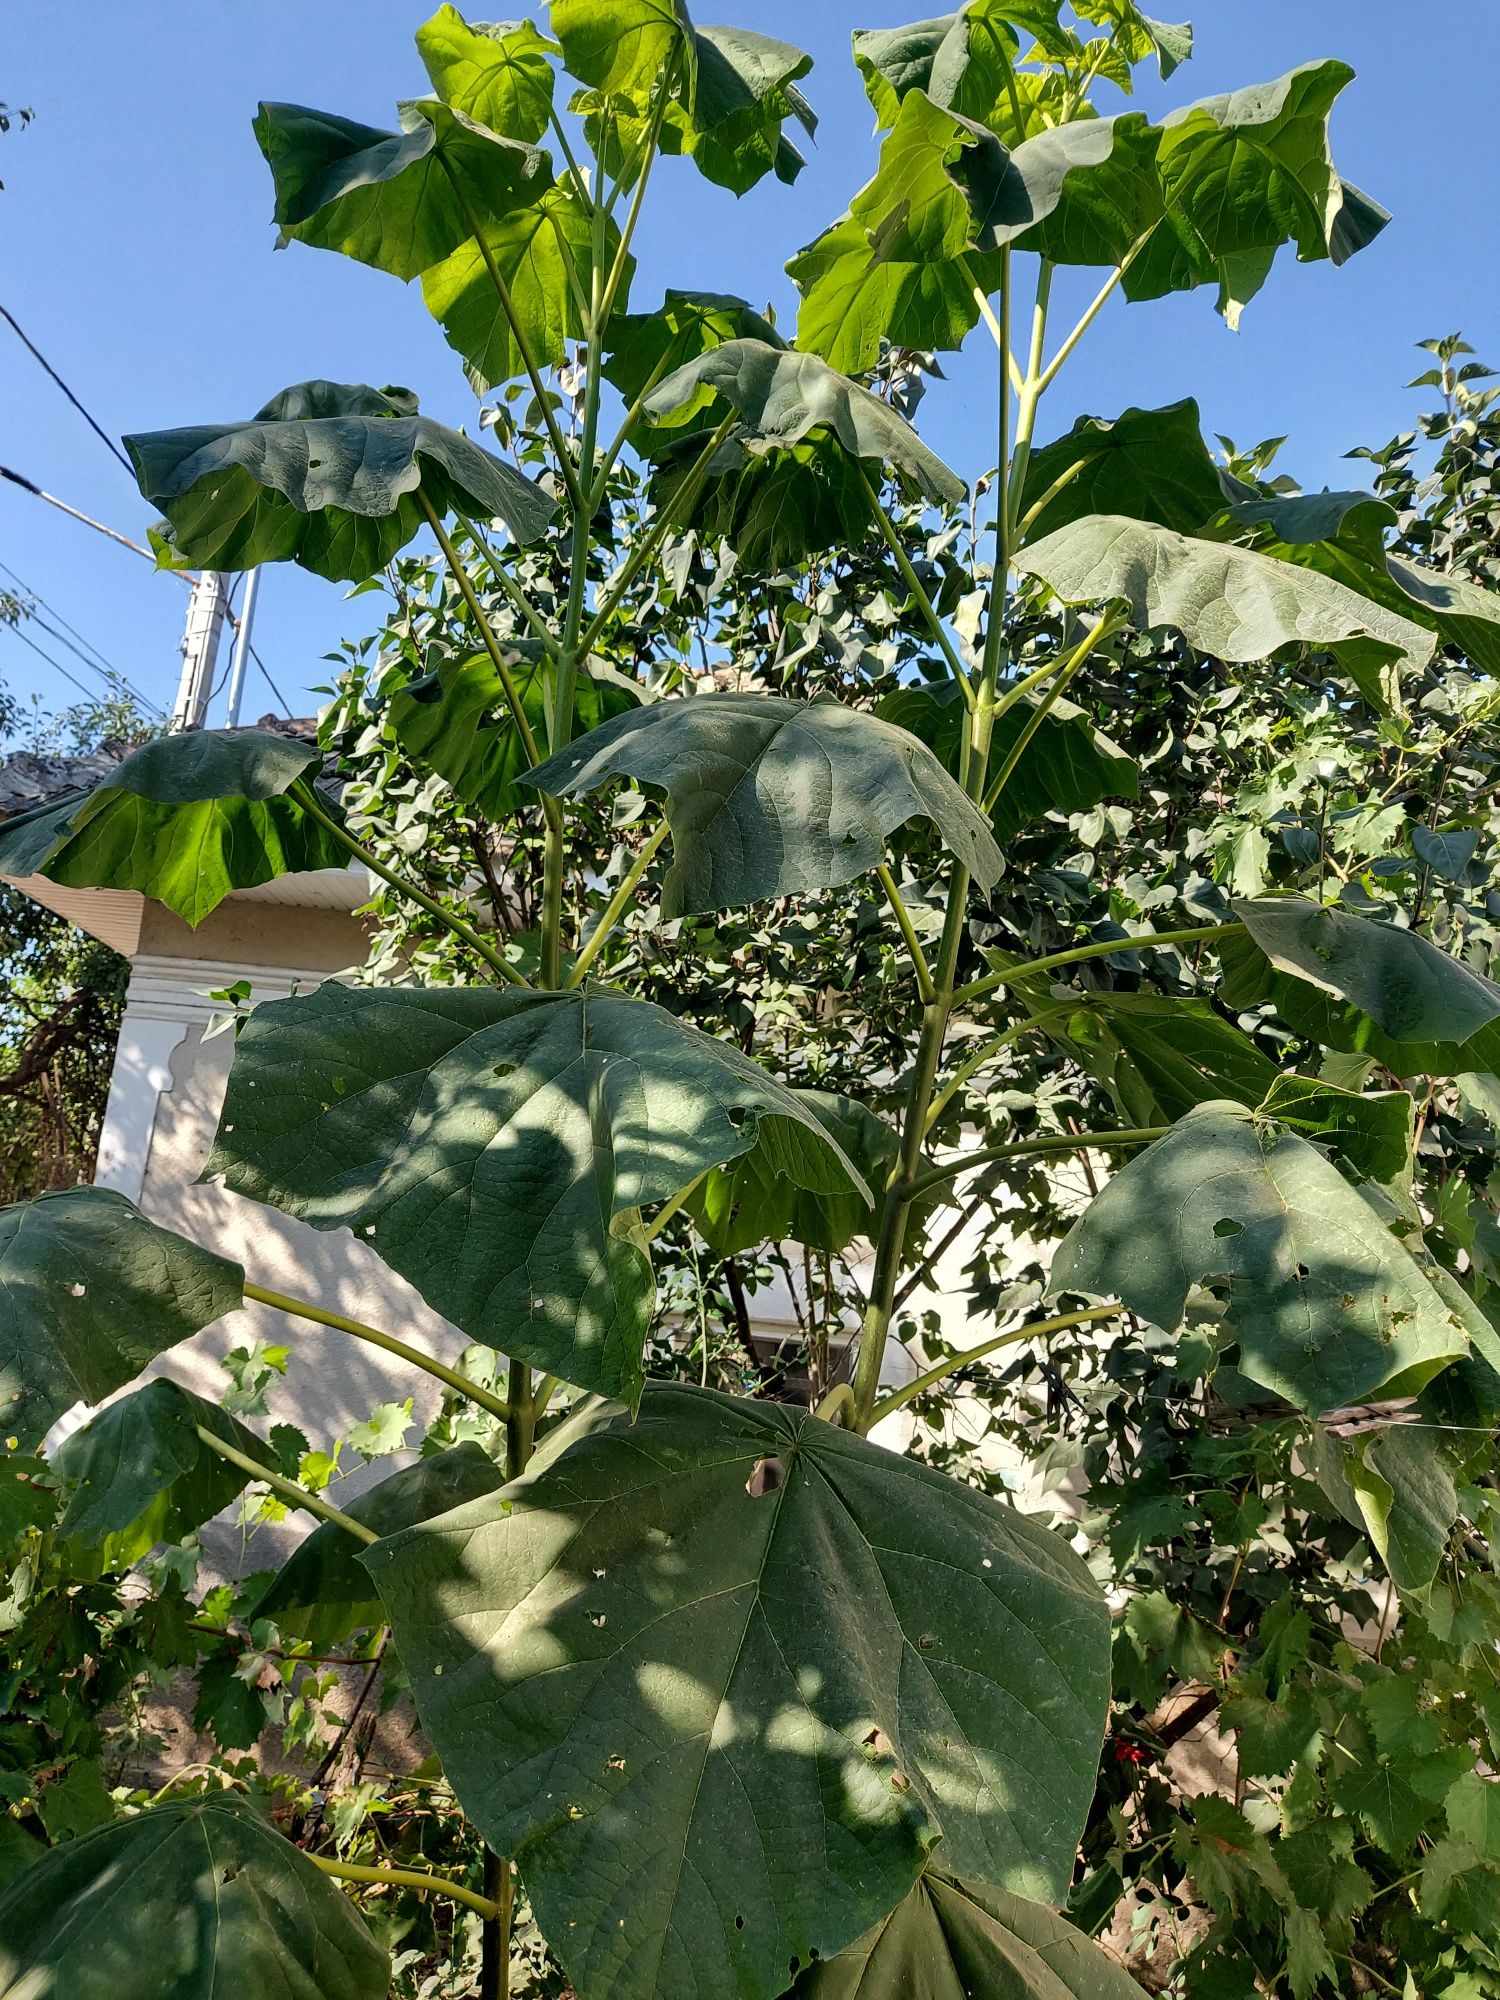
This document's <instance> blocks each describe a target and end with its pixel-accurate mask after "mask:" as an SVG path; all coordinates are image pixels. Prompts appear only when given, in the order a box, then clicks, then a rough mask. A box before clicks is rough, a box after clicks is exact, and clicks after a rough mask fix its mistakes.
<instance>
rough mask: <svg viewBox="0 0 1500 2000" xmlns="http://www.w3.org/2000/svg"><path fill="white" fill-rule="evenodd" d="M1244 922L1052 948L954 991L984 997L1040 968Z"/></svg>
mask: <svg viewBox="0 0 1500 2000" xmlns="http://www.w3.org/2000/svg"><path fill="white" fill-rule="evenodd" d="M1244 928H1245V926H1244V925H1243V924H1238V923H1236V924H1196V925H1195V926H1194V927H1193V928H1192V929H1191V930H1181V931H1143V932H1142V933H1141V934H1140V935H1139V936H1138V937H1123V938H1105V939H1104V940H1103V941H1102V942H1100V943H1099V944H1080V945H1074V946H1072V947H1071V948H1070V949H1069V950H1068V951H1053V952H1049V953H1048V954H1047V956H1046V957H1045V958H1033V959H1029V960H1028V961H1027V962H1026V963H1025V964H1024V965H1008V966H1006V967H1005V969H1004V971H1002V972H990V973H986V975H985V976H984V978H983V979H975V980H971V981H970V983H969V984H968V985H967V986H961V987H960V988H959V990H958V992H957V994H956V995H955V998H956V999H957V1001H958V1003H959V1004H960V1005H965V1004H966V1003H967V1002H968V1001H970V1000H981V999H983V997H984V996H985V994H986V993H998V992H999V991H1000V989H1001V988H1002V987H1005V986H1014V985H1015V984H1016V982H1017V981H1018V980H1021V979H1030V978H1031V977H1032V976H1033V975H1034V974H1035V973H1038V972H1055V971H1056V970H1057V969H1058V968H1059V967H1060V966H1064V965H1083V964H1084V963H1085V962H1086V961H1087V960H1089V959H1091V958H1114V957H1116V956H1117V954H1118V953H1120V952H1122V951H1158V950H1160V949H1161V947H1162V946H1163V945H1178V944H1201V943H1203V941H1204V940H1205V939H1206V938H1211V937H1218V938H1224V937H1238V936H1239V935H1240V933H1241V932H1242V931H1243V930H1244Z"/></svg>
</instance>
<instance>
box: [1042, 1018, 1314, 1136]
mask: <svg viewBox="0 0 1500 2000" xmlns="http://www.w3.org/2000/svg"><path fill="white" fill-rule="evenodd" d="M1032 1004H1033V1005H1034V1006H1036V1007H1040V1008H1044V1007H1045V1006H1046V1005H1047V1001H1046V999H1045V997H1044V996H1042V995H1041V994H1038V995H1036V996H1035V998H1034V1000H1033V1002H1032ZM1048 1032H1049V1033H1051V1034H1052V1035H1053V1036H1055V1037H1056V1038H1058V1039H1059V1040H1061V1041H1063V1042H1064V1043H1066V1044H1067V1045H1068V1046H1069V1048H1070V1050H1071V1051H1072V1052H1073V1053H1074V1054H1075V1055H1076V1058H1077V1060H1078V1062H1079V1063H1080V1064H1081V1065H1082V1067H1083V1068H1084V1069H1086V1070H1087V1071H1088V1073H1089V1075H1090V1076H1093V1077H1096V1078H1097V1079H1098V1081H1099V1082H1100V1083H1102V1084H1103V1085H1104V1087H1105V1089H1106V1090H1108V1092H1109V1094H1110V1096H1111V1097H1113V1099H1114V1100H1115V1103H1116V1104H1117V1105H1118V1106H1119V1108H1120V1113H1121V1116H1122V1117H1123V1118H1124V1119H1125V1121H1126V1123H1127V1124H1130V1125H1170V1124H1171V1123H1172V1121H1173V1120H1174V1119H1177V1118H1180V1117H1182V1115H1183V1114H1184V1112H1187V1111H1191V1110H1192V1109H1193V1107H1194V1106H1195V1105H1198V1104H1205V1103H1209V1102H1211V1101H1213V1100H1215V1099H1220V1100H1222V1099H1224V1098H1229V1099H1231V1100H1232V1101H1233V1102H1234V1103H1236V1104H1243V1105H1245V1106H1247V1107H1248V1108H1249V1109H1251V1110H1253V1109H1254V1108H1255V1107H1256V1106H1257V1105H1258V1104H1259V1103H1260V1102H1261V1100H1262V1098H1263V1097H1264V1096H1265V1094H1266V1092H1267V1091H1268V1090H1269V1089H1270V1088H1271V1085H1272V1084H1273V1082H1274V1081H1275V1077H1276V1068H1275V1065H1274V1064H1273V1063H1272V1062H1270V1061H1269V1059H1268V1058H1267V1057H1265V1056H1263V1055H1262V1054H1261V1052H1260V1050H1259V1049H1258V1048H1257V1047H1256V1046H1255V1044H1254V1042H1252V1041H1251V1039H1250V1037H1249V1036H1248V1035H1246V1034H1245V1033H1243V1032H1242V1031H1241V1030H1240V1029H1239V1028H1237V1027H1235V1026H1234V1024H1233V1022H1230V1021H1226V1020H1225V1019H1224V1017H1223V1015H1222V1014H1217V1013H1215V1011H1214V1009H1213V1008H1212V1007H1211V1006H1210V1005H1209V1003H1208V1002H1207V1001H1206V1000H1198V999H1194V998H1193V997H1192V996H1191V995H1188V994H1168V993H1092V994H1090V995H1089V996H1088V997H1087V999H1085V1000H1083V1001H1082V1002H1081V1003H1080V1005H1079V1006H1078V1007H1076V1008H1075V1009H1073V1010H1072V1011H1070V1012H1069V1013H1068V1014H1066V1015H1065V1016H1063V1017H1062V1018H1061V1019H1059V1020H1057V1021H1054V1022H1052V1023H1051V1024H1050V1026H1049V1030H1048Z"/></svg>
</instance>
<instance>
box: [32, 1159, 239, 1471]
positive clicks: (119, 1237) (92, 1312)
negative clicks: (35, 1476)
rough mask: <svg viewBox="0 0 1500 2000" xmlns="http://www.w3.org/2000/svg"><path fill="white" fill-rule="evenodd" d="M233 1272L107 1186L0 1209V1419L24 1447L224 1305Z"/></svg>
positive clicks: (227, 1307) (218, 1314) (230, 1304)
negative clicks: (157, 1223)
mask: <svg viewBox="0 0 1500 2000" xmlns="http://www.w3.org/2000/svg"><path fill="white" fill-rule="evenodd" d="M243 1284H244V1274H243V1273H242V1272H241V1270H240V1267H239V1266H238V1265H237V1264H231V1263H230V1262H229V1261H228V1259H227V1258H224V1257H218V1256H215V1254H214V1253H213V1252H212V1251H211V1250H205V1249H203V1248H202V1246H201V1245H200V1244H197V1243H192V1242H190V1241H189V1240H188V1239H187V1237H185V1236H177V1235H174V1234H173V1232H172V1231H171V1230H169V1229H161V1228H158V1226H157V1225H156V1224H155V1223H154V1222H148V1221H147V1219H146V1217H145V1216H144V1215H142V1214H141V1212H140V1210H139V1209H137V1208H135V1207H133V1206H132V1204H131V1203H130V1202H128V1201H126V1199H125V1197H124V1196H123V1195H118V1194H115V1193H113V1192H111V1190H109V1189H108V1188H92V1187H86V1188H70V1189H68V1190H67V1191H66V1192H65V1193H62V1194H43V1195H38V1196H37V1198H36V1199H35V1200H34V1201H27V1202H21V1203H19V1204H18V1205H17V1206H15V1207H13V1208H4V1209H0V1426H3V1430H4V1434H5V1435H6V1436H7V1437H12V1436H13V1437H15V1438H16V1439H17V1440H18V1441H19V1445H20V1448H21V1449H22V1450H23V1451H25V1450H29V1449H30V1447H31V1446H33V1445H35V1444H38V1443H40V1441H41V1440H42V1438H43V1437H45V1436H46V1434H47V1432H48V1431H49V1430H50V1429H51V1427H52V1425H53V1424H54V1423H55V1422H56V1421H57V1419H58V1418H59V1417H60V1416H61V1415H62V1414H63V1412H64V1411H65V1410H69V1409H71V1408H72V1406H73V1405H74V1403H78V1402H84V1403H98V1402H102V1401H103V1399H104V1398H105V1397H106V1396H107V1395H109V1394H110V1393H111V1391H112V1390H115V1389H118V1388H121V1387H122V1386H123V1385H124V1384H125V1383H126V1382H128V1381H130V1380H131V1378H132V1377H133V1376H136V1375H139V1374H140V1372H141V1370H142V1369H143V1368H144V1367H145V1366H146V1364H147V1362H149V1361H154V1360H155V1358H156V1356H157V1355H158V1354H161V1353H164V1352H165V1350H166V1349H167V1348H169V1347H175V1346H176V1345H177V1343H178V1342H179V1341H182V1340H187V1339H189V1338H190V1337H191V1336H192V1335H193V1334H195V1333H199V1332H201V1331H202V1329H203V1328H204V1327H206V1326H210V1325H211V1324H212V1323H213V1321H214V1320H216V1319H220V1318H222V1317H223V1315H224V1314H225V1313H227V1312H233V1311H235V1310H236V1308H237V1307H238V1306H239V1305H240V1304H241V1303H242V1300H243Z"/></svg>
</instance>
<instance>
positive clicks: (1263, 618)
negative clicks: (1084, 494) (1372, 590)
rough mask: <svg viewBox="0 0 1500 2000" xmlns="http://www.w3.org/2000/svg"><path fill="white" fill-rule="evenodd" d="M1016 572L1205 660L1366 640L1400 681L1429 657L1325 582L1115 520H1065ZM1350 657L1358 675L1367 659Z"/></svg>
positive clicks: (1365, 602)
mask: <svg viewBox="0 0 1500 2000" xmlns="http://www.w3.org/2000/svg"><path fill="white" fill-rule="evenodd" d="M1016 567H1017V568H1018V569H1020V570H1021V571H1023V572H1024V573H1025V574H1027V575H1029V576H1037V577H1040V578H1041V579H1042V581H1043V582H1044V583H1046V584H1047V585H1048V586H1049V587H1050V588H1051V590H1052V591H1053V592H1054V593H1055V594H1056V596H1058V597H1059V598H1061V600H1062V601H1063V603H1064V604H1106V603H1116V604H1123V605H1126V606H1128V607H1129V610H1130V614H1131V618H1132V620H1133V621H1134V623H1135V624H1136V626H1137V627H1138V628H1139V629H1140V630H1142V631H1160V630H1163V629H1169V630H1175V631H1178V632H1180V633H1181V634H1182V636H1183V638H1184V639H1186V640H1187V642H1188V644H1189V645H1190V646H1192V647H1194V648H1195V649H1196V650H1197V651H1198V652H1200V653H1206V654H1207V655H1208V656H1209V658H1211V659H1217V660H1226V661H1232V662H1240V661H1249V660H1265V659H1269V658H1270V657H1271V655H1272V654H1273V653H1276V652H1279V651H1280V649H1281V648H1282V647H1283V646H1290V645H1304V646H1317V647H1321V648H1326V649H1327V650H1328V651H1330V652H1332V653H1333V654H1335V655H1336V656H1340V655H1342V654H1346V653H1348V652H1349V649H1350V647H1351V644H1353V645H1354V646H1359V647H1363V648H1365V649H1369V648H1370V647H1371V643H1372V642H1373V646H1374V649H1375V650H1376V651H1377V652H1379V653H1380V654H1381V655H1383V657H1384V658H1385V659H1386V660H1388V661H1389V662H1390V664H1391V666H1392V669H1393V671H1395V672H1398V673H1399V672H1400V671H1401V670H1402V669H1406V668H1417V667H1421V666H1423V665H1425V664H1426V662H1427V661H1428V660H1429V659H1430V658H1431V656H1432V650H1433V637H1432V634H1431V633H1430V632H1428V631H1425V630H1424V629H1423V628H1422V627H1421V626H1420V625H1416V624H1413V623H1412V622H1411V620H1409V619H1406V618H1401V617H1398V616H1396V615H1395V614H1394V613H1392V612H1389V611H1386V610H1385V609H1384V608H1383V607H1382V606H1381V605H1379V604H1374V603H1371V602H1370V600H1369V599H1368V598H1365V597H1361V596H1359V595H1358V594H1357V593H1356V592H1354V591H1352V590H1349V589H1347V588H1346V587H1345V586H1344V585H1343V584H1340V583H1335V582H1334V581H1333V580H1332V579H1331V578H1328V577H1324V576H1319V575H1318V574H1317V573H1316V572H1314V571H1311V570H1304V569H1299V568H1298V567H1296V566H1295V565H1294V564H1292V563H1284V562H1277V561H1275V560H1274V559H1273V558H1272V557H1270V556H1266V555H1261V554H1260V553H1259V552H1258V551H1257V550H1254V549H1244V548H1239V547H1236V546H1235V545H1233V544H1231V543H1224V542H1210V541H1204V540H1201V539H1198V538H1195V537H1190V536H1187V535H1179V534H1176V533H1174V532H1173V531H1172V530H1171V529H1170V528H1160V527H1156V526H1154V525H1153V524H1151V523H1149V522H1146V521H1130V520H1126V519H1124V518H1123V517H1122V516H1119V515H1114V514H1095V515H1090V516H1088V517H1087V518H1086V519H1083V520H1080V521H1073V522H1070V523H1069V524H1068V526H1066V527H1064V528H1059V529H1057V531H1056V532H1055V533H1054V534H1051V535H1047V536H1044V537H1043V539H1042V540H1041V541H1038V542H1032V543H1030V544H1028V546H1027V547H1026V548H1024V549H1023V550H1022V551H1021V553H1020V554H1019V555H1018V556H1017V558H1016ZM1356 657H1357V658H1358V659H1359V661H1360V662H1361V670H1362V668H1363V663H1364V660H1365V658H1366V654H1365V653H1360V654H1358V655H1357V656H1356ZM1351 671H1352V669H1351Z"/></svg>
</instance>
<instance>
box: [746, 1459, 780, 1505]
mask: <svg viewBox="0 0 1500 2000" xmlns="http://www.w3.org/2000/svg"><path fill="white" fill-rule="evenodd" d="M785 1482H786V1467H785V1466H784V1465H783V1464H782V1462H781V1460H780V1459H779V1458H777V1457H776V1456H775V1455H774V1454H773V1455H772V1456H771V1457H770V1458H758V1459H757V1460H756V1461H755V1465H754V1467H753V1469H752V1470H751V1473H750V1477H749V1478H748V1479H747V1480H746V1481H745V1491H746V1492H747V1493H748V1494H749V1495H750V1498H751V1499H752V1500H764V1499H765V1497H766V1495H767V1494H768V1493H774V1492H776V1490H777V1488H778V1487H780V1486H782V1485H784V1484H785Z"/></svg>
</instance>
